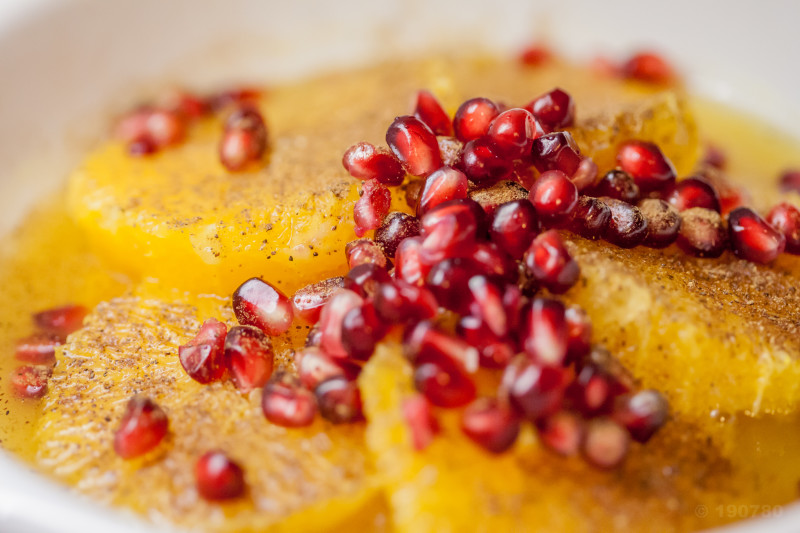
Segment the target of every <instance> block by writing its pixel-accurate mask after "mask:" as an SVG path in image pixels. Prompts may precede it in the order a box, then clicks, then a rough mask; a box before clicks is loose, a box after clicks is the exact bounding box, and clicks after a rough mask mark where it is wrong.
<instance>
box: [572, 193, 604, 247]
mask: <svg viewBox="0 0 800 533" xmlns="http://www.w3.org/2000/svg"><path fill="white" fill-rule="evenodd" d="M610 220H611V209H610V208H609V207H608V206H607V205H606V204H605V203H604V202H603V201H602V200H598V199H597V198H592V197H591V196H581V197H579V198H578V203H577V204H576V205H575V209H573V210H572V213H570V221H569V223H568V224H567V227H568V228H569V230H570V231H572V232H574V233H577V234H578V235H580V236H581V237H583V238H585V239H592V240H596V239H599V238H600V237H602V236H603V235H604V234H605V231H606V226H608V223H609V221H610Z"/></svg>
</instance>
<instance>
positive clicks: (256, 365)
mask: <svg viewBox="0 0 800 533" xmlns="http://www.w3.org/2000/svg"><path fill="white" fill-rule="evenodd" d="M225 360H226V361H227V362H228V370H230V373H231V379H232V380H233V384H234V385H236V388H237V389H239V390H240V391H242V392H250V391H251V390H253V389H256V388H259V387H263V386H264V384H266V382H267V380H268V379H269V377H270V376H271V375H272V365H273V352H272V342H271V341H270V340H269V337H267V336H266V335H264V333H263V332H262V331H261V330H260V329H258V328H254V327H252V326H234V327H232V328H231V329H230V331H229V332H228V336H227V337H226V338H225Z"/></svg>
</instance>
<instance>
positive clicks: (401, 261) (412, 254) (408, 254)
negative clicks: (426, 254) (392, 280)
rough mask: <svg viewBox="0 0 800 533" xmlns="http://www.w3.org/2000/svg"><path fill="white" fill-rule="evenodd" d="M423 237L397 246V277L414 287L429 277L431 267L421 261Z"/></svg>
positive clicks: (410, 239) (406, 240)
mask: <svg viewBox="0 0 800 533" xmlns="http://www.w3.org/2000/svg"><path fill="white" fill-rule="evenodd" d="M421 247H422V237H421V236H420V237H409V238H407V239H404V240H403V241H402V242H400V244H399V245H398V246H397V250H396V251H395V254H394V262H395V276H396V277H397V279H401V280H403V281H406V282H407V283H410V284H412V285H420V284H422V282H424V281H425V278H426V277H427V276H428V271H429V270H430V266H429V265H427V264H424V263H423V262H422V261H421V260H420V248H421Z"/></svg>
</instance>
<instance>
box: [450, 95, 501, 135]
mask: <svg viewBox="0 0 800 533" xmlns="http://www.w3.org/2000/svg"><path fill="white" fill-rule="evenodd" d="M499 114H500V109H498V107H497V104H495V103H494V102H492V101H491V100H489V99H488V98H472V99H471V100H467V101H466V102H464V103H463V104H461V107H459V108H458V111H456V115H455V117H454V118H453V130H454V131H455V135H456V138H457V139H458V140H459V141H461V142H464V143H465V142H468V141H472V140H474V139H477V138H479V137H483V136H484V135H486V133H487V132H488V131H489V125H490V124H491V123H492V121H493V120H494V119H495V117H497V115H499Z"/></svg>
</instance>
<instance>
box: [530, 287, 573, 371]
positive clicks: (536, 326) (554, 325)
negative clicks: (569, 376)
mask: <svg viewBox="0 0 800 533" xmlns="http://www.w3.org/2000/svg"><path fill="white" fill-rule="evenodd" d="M522 328H523V330H522V347H523V349H524V350H525V352H526V353H527V354H528V355H530V356H531V358H532V359H533V361H534V362H536V363H538V364H540V365H544V366H561V365H563V364H564V363H565V362H566V359H567V347H568V342H569V337H568V335H569V329H568V327H567V320H566V309H565V308H564V304H562V303H561V302H559V301H558V300H551V299H549V298H534V300H533V301H532V302H531V304H530V307H529V308H528V309H526V310H525V311H524V313H523V324H522Z"/></svg>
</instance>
